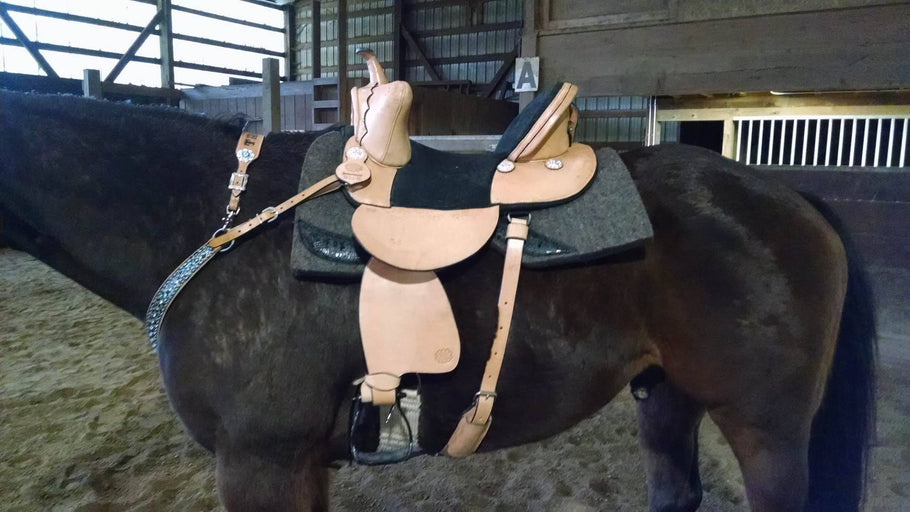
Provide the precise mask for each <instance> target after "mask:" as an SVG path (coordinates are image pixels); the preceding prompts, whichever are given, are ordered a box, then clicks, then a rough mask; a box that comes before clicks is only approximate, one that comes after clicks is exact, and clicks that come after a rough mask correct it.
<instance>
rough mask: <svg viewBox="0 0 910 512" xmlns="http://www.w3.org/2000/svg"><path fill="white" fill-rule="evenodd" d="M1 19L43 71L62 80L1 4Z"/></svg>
mask: <svg viewBox="0 0 910 512" xmlns="http://www.w3.org/2000/svg"><path fill="white" fill-rule="evenodd" d="M0 19H2V20H3V22H4V23H6V26H7V27H9V29H10V30H12V31H13V35H14V36H16V40H17V41H18V42H19V44H21V45H22V46H23V47H25V50H26V51H27V52H28V53H29V55H31V56H32V58H33V59H35V62H37V63H38V65H39V66H40V67H41V69H43V70H44V72H45V73H47V76H49V77H51V78H60V75H58V74H57V72H56V71H54V68H52V67H51V65H50V64H49V63H48V62H47V61H46V60H44V56H43V55H41V52H40V51H38V47H37V46H35V43H33V42H32V41H31V40H30V39H29V38H28V37H25V33H24V32H22V29H21V28H19V25H17V24H16V22H15V21H13V18H11V17H10V15H9V13H8V12H7V11H6V5H5V4H0Z"/></svg>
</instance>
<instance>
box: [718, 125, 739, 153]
mask: <svg viewBox="0 0 910 512" xmlns="http://www.w3.org/2000/svg"><path fill="white" fill-rule="evenodd" d="M720 154H721V155H723V156H725V157H727V158H733V157H734V156H736V124H735V123H734V122H733V120H732V119H724V134H723V142H722V143H721V146H720Z"/></svg>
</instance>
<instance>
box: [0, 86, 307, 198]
mask: <svg viewBox="0 0 910 512" xmlns="http://www.w3.org/2000/svg"><path fill="white" fill-rule="evenodd" d="M244 121H245V119H244V118H243V116H229V117H228V118H227V119H225V118H223V117H222V118H211V117H207V116H205V115H201V114H194V113H188V112H186V111H183V110H180V109H178V108H175V107H169V106H155V105H151V106H147V105H132V104H129V103H124V102H112V101H104V100H96V99H91V98H84V97H80V96H73V95H66V94H52V95H45V94H33V93H21V92H12V91H5V90H4V91H0V125H2V126H6V127H15V131H16V137H21V139H20V140H17V141H13V142H14V144H15V145H19V144H25V145H31V144H30V142H32V141H42V140H43V141H45V142H46V144H41V143H38V142H36V143H35V144H34V146H35V147H41V148H48V147H53V146H55V145H56V146H57V147H61V148H62V147H68V148H76V149H77V150H76V151H75V152H72V151H70V152H69V155H71V156H77V157H78V158H79V159H80V163H83V164H84V163H87V162H91V161H92V159H93V158H97V157H100V156H101V155H102V154H103V155H105V156H106V157H107V158H108V159H109V161H108V164H110V165H109V167H110V168H117V169H119V171H120V172H121V173H122V174H120V175H119V178H118V179H117V180H112V181H119V180H120V179H122V178H131V177H132V178H137V179H139V180H140V181H144V175H147V174H148V173H154V174H155V175H156V176H157V178H159V179H158V180H156V181H157V182H159V183H161V182H169V183H170V185H172V186H173V185H174V184H176V183H179V184H180V185H181V186H184V187H186V188H187V192H192V191H193V190H192V189H193V188H194V185H193V183H203V182H205V183H209V182H211V180H215V181H217V183H219V184H221V183H222V182H224V181H225V180H226V179H227V177H228V176H229V174H230V170H231V169H232V168H234V167H236V158H235V156H234V154H233V148H234V144H235V143H236V141H237V139H238V138H239V136H240V133H241V130H242V126H243V123H244ZM316 135H317V134H316V133H275V134H270V135H269V136H268V139H267V142H266V145H265V147H264V148H263V152H262V156H261V158H260V161H259V162H258V163H257V165H256V167H257V168H256V170H255V172H256V173H257V174H260V173H264V172H267V173H268V178H269V179H268V180H257V181H259V183H257V184H256V186H255V187H254V188H255V190H254V191H251V192H250V195H259V193H260V192H262V193H266V194H268V195H269V196H270V197H272V198H273V199H270V200H271V201H274V200H275V199H278V198H279V196H280V195H283V194H285V195H286V194H289V193H292V192H293V190H291V189H293V188H294V187H296V185H297V181H298V179H299V172H300V162H301V161H302V158H303V155H304V154H305V152H306V149H307V148H308V147H309V143H310V142H311V141H312V140H313V138H315V136H316ZM102 144H103V145H104V151H101V150H100V148H99V147H98V145H102ZM80 147H82V149H79V148H80ZM92 147H94V148H95V151H92ZM271 148H274V149H271ZM270 149H271V150H270ZM93 155H94V156H93ZM99 163H100V162H99ZM60 165H61V166H62V165H64V163H63V162H60ZM61 171H62V169H61ZM62 172H65V171H62ZM95 177H96V178H100V176H99V175H95ZM161 178H164V179H163V180H161ZM111 185H112V186H114V187H115V188H116V186H117V185H116V184H113V183H112V184H111ZM220 188H221V187H219V189H220ZM219 192H220V190H219ZM276 194H277V195H276ZM281 199H283V197H282V198H281Z"/></svg>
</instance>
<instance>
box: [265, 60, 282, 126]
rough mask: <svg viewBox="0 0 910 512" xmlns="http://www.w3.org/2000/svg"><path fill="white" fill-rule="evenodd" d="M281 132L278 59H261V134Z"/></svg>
mask: <svg viewBox="0 0 910 512" xmlns="http://www.w3.org/2000/svg"><path fill="white" fill-rule="evenodd" d="M280 131H281V75H280V74H279V72H278V59H272V58H267V59H262V132H263V134H269V133H272V132H280Z"/></svg>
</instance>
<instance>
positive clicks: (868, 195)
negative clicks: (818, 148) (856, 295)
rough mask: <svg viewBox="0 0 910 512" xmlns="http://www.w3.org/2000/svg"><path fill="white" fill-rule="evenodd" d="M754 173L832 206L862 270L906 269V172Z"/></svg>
mask: <svg viewBox="0 0 910 512" xmlns="http://www.w3.org/2000/svg"><path fill="white" fill-rule="evenodd" d="M756 169H757V170H758V172H759V173H761V174H764V175H767V176H770V177H773V178H776V179H778V180H781V181H783V182H785V183H787V184H788V185H790V186H791V187H793V188H794V189H796V190H799V191H800V192H808V193H811V194H813V195H815V196H817V197H819V198H821V199H822V200H824V202H825V203H827V204H828V205H829V206H831V207H832V208H833V209H834V211H835V212H836V213H837V214H838V216H839V217H840V218H841V220H842V221H843V222H844V225H845V227H846V228H847V230H848V231H849V233H850V235H851V238H852V239H853V242H854V245H855V246H856V247H857V249H858V250H859V252H860V254H861V255H862V256H863V260H864V263H865V264H866V265H867V266H870V267H892V268H903V269H910V173H907V172H901V171H894V170H891V171H883V170H881V169H861V168H856V167H851V168H849V169H845V168H812V169H809V168H798V167H794V168H786V167H775V168H773V169H772V168H768V167H758V168H756Z"/></svg>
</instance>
